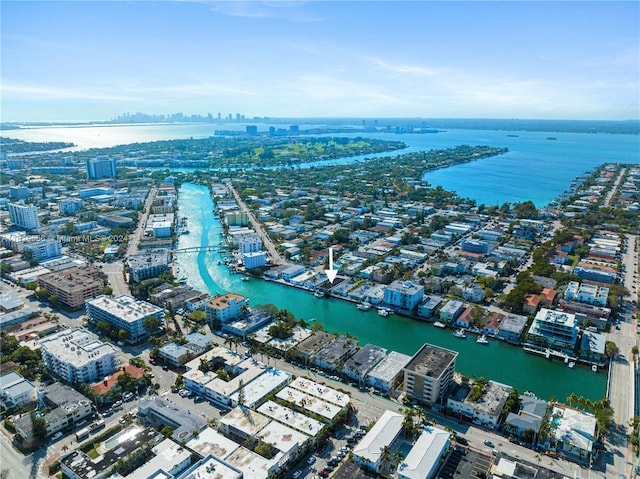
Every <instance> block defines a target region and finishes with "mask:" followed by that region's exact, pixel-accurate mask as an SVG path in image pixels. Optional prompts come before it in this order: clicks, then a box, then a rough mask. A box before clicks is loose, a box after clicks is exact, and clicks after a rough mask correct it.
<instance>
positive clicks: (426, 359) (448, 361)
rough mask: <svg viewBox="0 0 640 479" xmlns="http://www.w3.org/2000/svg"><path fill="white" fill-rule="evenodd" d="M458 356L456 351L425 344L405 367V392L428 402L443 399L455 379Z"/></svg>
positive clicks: (416, 398)
mask: <svg viewBox="0 0 640 479" xmlns="http://www.w3.org/2000/svg"><path fill="white" fill-rule="evenodd" d="M457 357H458V353H457V352H456V351H451V350H450V349H445V348H441V347H439V346H434V345H432V344H425V345H424V346H422V347H421V348H420V349H419V350H418V352H417V353H416V354H415V355H414V356H413V358H411V361H410V362H409V364H407V366H406V367H405V368H404V385H403V389H404V392H405V393H406V394H407V396H408V397H410V398H412V399H415V400H417V401H421V402H424V403H427V404H433V403H437V402H438V401H440V400H442V399H443V398H444V396H445V394H446V393H447V390H448V389H449V387H450V385H451V383H452V381H453V373H454V371H455V367H456V358H457Z"/></svg>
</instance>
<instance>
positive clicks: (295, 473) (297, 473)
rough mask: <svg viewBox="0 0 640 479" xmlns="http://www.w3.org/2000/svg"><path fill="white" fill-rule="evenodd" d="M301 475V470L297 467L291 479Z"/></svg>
mask: <svg viewBox="0 0 640 479" xmlns="http://www.w3.org/2000/svg"><path fill="white" fill-rule="evenodd" d="M301 475H302V471H301V470H300V469H298V470H297V471H296V472H294V473H293V479H297V478H298V477H300V476H301Z"/></svg>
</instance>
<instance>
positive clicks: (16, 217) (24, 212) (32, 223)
mask: <svg viewBox="0 0 640 479" xmlns="http://www.w3.org/2000/svg"><path fill="white" fill-rule="evenodd" d="M9 218H10V219H11V223H12V224H13V225H14V226H17V227H18V228H24V229H26V230H35V229H37V228H39V227H40V220H39V219H38V208H37V207H36V206H33V205H23V204H18V203H9Z"/></svg>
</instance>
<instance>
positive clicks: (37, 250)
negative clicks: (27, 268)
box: [23, 239, 62, 260]
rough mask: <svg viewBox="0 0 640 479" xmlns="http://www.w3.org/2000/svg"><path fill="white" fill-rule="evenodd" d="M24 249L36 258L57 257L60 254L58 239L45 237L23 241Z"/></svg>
mask: <svg viewBox="0 0 640 479" xmlns="http://www.w3.org/2000/svg"><path fill="white" fill-rule="evenodd" d="M23 250H24V251H31V254H32V255H33V257H34V258H36V259H38V260H44V259H50V258H57V257H58V256H60V255H61V254H62V244H61V243H60V241H58V240H53V239H47V240H42V241H34V242H27V243H24V246H23Z"/></svg>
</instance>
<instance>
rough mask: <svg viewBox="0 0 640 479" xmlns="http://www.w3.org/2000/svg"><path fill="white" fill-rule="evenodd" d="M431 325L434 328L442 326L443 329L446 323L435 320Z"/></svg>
mask: <svg viewBox="0 0 640 479" xmlns="http://www.w3.org/2000/svg"><path fill="white" fill-rule="evenodd" d="M433 325H434V326H435V327H436V328H442V329H444V328H445V327H446V325H445V324H444V323H441V322H440V321H436V322H435V323H433Z"/></svg>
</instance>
